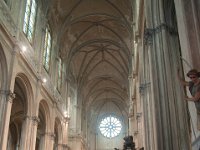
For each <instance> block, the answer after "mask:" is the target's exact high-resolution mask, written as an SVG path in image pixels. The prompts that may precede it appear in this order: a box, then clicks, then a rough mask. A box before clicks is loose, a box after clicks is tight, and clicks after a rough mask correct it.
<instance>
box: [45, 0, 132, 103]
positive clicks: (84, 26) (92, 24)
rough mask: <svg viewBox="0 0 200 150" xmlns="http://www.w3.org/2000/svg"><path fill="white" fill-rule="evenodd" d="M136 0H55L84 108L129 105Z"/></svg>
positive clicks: (54, 22) (61, 44)
mask: <svg viewBox="0 0 200 150" xmlns="http://www.w3.org/2000/svg"><path fill="white" fill-rule="evenodd" d="M132 3H133V2H132V0H55V1H54V0H52V1H51V8H50V9H49V10H50V11H49V12H48V17H49V20H50V24H51V26H53V27H54V29H56V32H55V33H54V34H56V36H57V45H58V49H59V53H60V56H61V57H62V58H63V60H64V61H65V63H66V64H67V67H66V72H67V78H68V80H69V81H70V84H72V85H74V86H75V87H76V88H77V91H78V99H81V102H82V104H83V105H85V106H86V107H90V106H92V105H95V104H96V106H101V105H103V103H105V101H108V100H110V101H112V102H114V103H115V104H116V105H118V106H119V107H124V106H126V104H127V100H128V93H129V83H128V76H129V75H130V73H131V68H132V66H131V64H132V60H131V59H132V45H133V38H132V37H133V31H132V30H133V29H132V22H133V11H132V7H133V4H132Z"/></svg>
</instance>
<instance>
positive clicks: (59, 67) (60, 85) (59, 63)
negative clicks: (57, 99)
mask: <svg viewBox="0 0 200 150" xmlns="http://www.w3.org/2000/svg"><path fill="white" fill-rule="evenodd" d="M62 68H63V63H62V59H61V58H59V59H58V80H57V89H58V91H59V92H60V91H61V87H62V78H63V77H62V71H63V70H62Z"/></svg>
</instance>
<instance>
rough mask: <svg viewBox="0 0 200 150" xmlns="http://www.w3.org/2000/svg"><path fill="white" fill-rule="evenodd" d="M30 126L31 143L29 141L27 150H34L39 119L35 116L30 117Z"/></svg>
mask: <svg viewBox="0 0 200 150" xmlns="http://www.w3.org/2000/svg"><path fill="white" fill-rule="evenodd" d="M31 120H32V126H31V138H30V139H31V141H30V146H29V149H28V150H35V146H36V136H37V126H38V123H39V121H40V119H39V118H38V117H37V116H32V117H31Z"/></svg>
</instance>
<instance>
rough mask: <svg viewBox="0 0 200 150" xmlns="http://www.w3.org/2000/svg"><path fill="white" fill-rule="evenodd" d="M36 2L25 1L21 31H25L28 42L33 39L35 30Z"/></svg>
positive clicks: (32, 0)
mask: <svg viewBox="0 0 200 150" xmlns="http://www.w3.org/2000/svg"><path fill="white" fill-rule="evenodd" d="M36 12H37V4H36V1H35V0H27V1H26V9H25V15H24V24H23V32H24V33H25V35H26V37H27V39H28V40H29V42H32V41H33V34H34V31H35V20H36Z"/></svg>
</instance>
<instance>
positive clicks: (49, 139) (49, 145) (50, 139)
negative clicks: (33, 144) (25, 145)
mask: <svg viewBox="0 0 200 150" xmlns="http://www.w3.org/2000/svg"><path fill="white" fill-rule="evenodd" d="M54 138H55V135H54V133H53V132H48V133H45V134H44V146H45V147H43V148H44V149H48V150H53V144H54Z"/></svg>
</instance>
